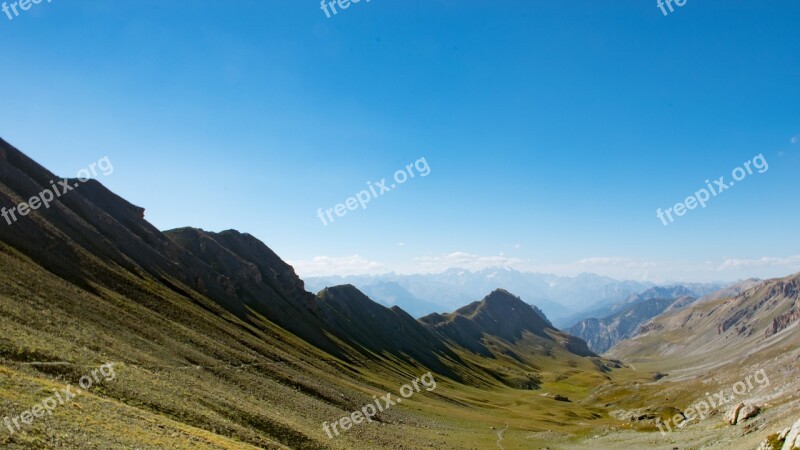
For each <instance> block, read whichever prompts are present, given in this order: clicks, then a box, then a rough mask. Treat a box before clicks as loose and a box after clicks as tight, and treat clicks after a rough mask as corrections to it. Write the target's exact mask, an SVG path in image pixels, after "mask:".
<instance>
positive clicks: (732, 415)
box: [725, 403, 744, 425]
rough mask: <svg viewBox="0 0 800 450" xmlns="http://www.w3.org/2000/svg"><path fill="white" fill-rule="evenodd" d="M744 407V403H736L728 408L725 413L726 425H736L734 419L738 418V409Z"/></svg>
mask: <svg viewBox="0 0 800 450" xmlns="http://www.w3.org/2000/svg"><path fill="white" fill-rule="evenodd" d="M742 408H744V403H738V404H736V405H735V406H734V407H733V408H731V409H729V410H728V412H726V413H725V422H727V423H728V425H736V421H737V420H738V419H739V411H741V410H742Z"/></svg>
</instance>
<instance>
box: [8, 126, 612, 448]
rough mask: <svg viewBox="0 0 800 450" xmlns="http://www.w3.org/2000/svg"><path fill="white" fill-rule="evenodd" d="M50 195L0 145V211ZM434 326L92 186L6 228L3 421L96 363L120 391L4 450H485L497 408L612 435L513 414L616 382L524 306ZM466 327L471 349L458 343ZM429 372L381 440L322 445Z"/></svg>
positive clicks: (359, 435)
mask: <svg viewBox="0 0 800 450" xmlns="http://www.w3.org/2000/svg"><path fill="white" fill-rule="evenodd" d="M51 180H53V181H55V180H59V178H58V177H56V176H55V175H54V174H52V173H50V172H48V171H47V170H46V169H44V168H43V167H41V166H40V165H38V164H37V163H35V162H34V161H32V160H31V159H29V158H28V157H26V156H25V155H24V154H22V153H21V152H19V151H18V150H16V149H15V148H13V147H12V146H10V145H9V144H8V143H6V142H5V141H2V140H0V206H2V207H6V208H11V207H14V206H15V205H17V204H19V203H20V202H23V201H27V200H28V199H29V198H31V197H33V196H34V195H37V194H38V193H39V192H42V191H43V190H45V189H48V188H49V187H50V186H51V183H50V181H51ZM69 183H70V184H74V183H77V180H69ZM442 318H443V320H442V324H441V325H442V326H441V327H437V326H434V325H432V324H431V323H428V322H424V321H416V320H414V319H413V318H412V317H411V316H409V315H408V314H406V313H405V312H404V311H402V310H401V309H399V308H386V307H384V306H381V305H379V304H377V303H375V302H373V301H371V300H370V299H369V298H368V297H366V296H365V295H364V294H362V293H361V292H359V291H358V290H357V289H355V288H353V287H352V286H337V287H332V288H329V289H325V290H323V291H322V292H320V293H319V294H318V295H314V294H312V293H309V292H306V290H305V288H304V283H303V281H302V280H300V279H299V277H297V275H296V274H295V272H294V270H293V269H292V268H291V266H289V265H288V264H286V263H285V262H283V261H282V260H281V259H280V258H279V257H278V256H277V255H276V254H275V253H274V252H272V251H271V250H270V249H269V248H268V247H267V246H266V245H265V244H263V243H262V242H260V241H259V240H257V239H256V238H254V237H253V236H250V235H248V234H242V233H239V232H236V231H225V232H221V233H211V232H206V231H203V230H198V229H193V228H181V229H177V230H171V231H168V232H165V233H162V232H160V231H159V230H157V229H156V228H155V227H153V226H152V225H151V224H149V223H148V222H147V221H146V220H145V219H144V210H143V209H142V208H140V207H137V206H134V205H132V204H130V203H129V202H127V201H125V200H124V199H122V198H120V197H119V196H117V195H115V194H114V193H112V192H111V191H109V190H108V189H106V188H105V187H104V186H103V185H101V184H100V183H99V182H97V181H88V182H86V183H83V184H79V185H78V187H76V188H75V189H74V190H72V191H70V192H68V193H65V194H64V195H63V196H61V197H60V198H58V199H57V200H56V201H54V202H53V203H52V204H51V206H50V208H46V209H45V208H42V209H39V210H36V211H32V212H31V213H30V214H28V215H27V216H24V217H20V218H19V221H17V222H16V223H13V224H11V225H7V224H4V223H3V224H0V328H1V329H2V330H3V333H2V335H0V409H2V410H3V411H7V414H12V415H13V414H19V413H20V412H21V411H22V410H24V409H27V408H29V407H30V406H32V405H34V404H36V402H38V401H41V393H42V392H50V391H51V390H52V389H54V388H57V387H60V388H63V387H64V385H65V384H67V383H72V384H73V385H74V384H75V383H77V381H78V380H79V379H80V377H81V376H82V375H85V374H86V373H87V372H88V371H89V370H91V369H94V368H96V367H98V366H100V365H101V364H105V363H109V362H111V363H114V364H115V367H116V368H117V369H116V370H117V378H116V380H115V381H113V382H111V381H109V382H108V384H103V385H102V386H98V388H97V389H96V390H93V391H92V392H91V393H87V394H86V395H85V396H82V397H81V398H80V399H78V400H76V403H75V405H76V406H75V407H74V408H62V409H60V410H59V412H58V413H57V414H54V416H53V418H48V420H46V421H37V422H36V424H34V426H33V427H31V428H29V429H27V430H26V431H25V433H18V434H15V435H0V447H2V448H10V449H15V450H16V449H25V448H49V447H53V448H55V447H67V448H99V447H98V444H97V442H102V443H103V444H104V445H105V447H104V448H183V447H186V446H187V445H188V444H187V442H191V445H192V446H196V447H198V448H232V449H234V448H235V449H239V448H245V449H249V448H268V449H288V448H291V449H325V448H342V449H345V448H358V447H359V446H362V445H363V443H364V442H368V443H370V444H369V446H370V447H372V448H397V443H398V442H403V443H404V445H405V446H406V447H412V448H428V447H435V448H474V447H479V448H483V447H486V446H489V445H492V444H493V443H494V436H493V434H491V433H490V434H489V435H487V436H484V435H483V431H485V429H486V423H489V422H491V421H492V420H493V417H495V415H496V413H497V411H498V409H494V408H488V407H487V406H486V405H487V404H492V405H495V404H496V405H504V404H509V405H512V403H513V405H512V406H513V407H509V409H508V410H507V411H506V412H504V415H506V416H507V417H508V418H509V420H510V421H513V422H514V423H516V424H517V425H518V426H527V425H525V424H528V423H530V421H531V417H532V416H531V413H530V411H538V410H540V409H542V408H541V407H540V406H539V405H541V404H546V405H547V408H548V410H547V411H548V412H547V414H544V413H542V414H541V415H536V416H535V420H536V421H542V422H541V423H548V424H549V422H548V421H560V423H566V421H567V420H569V418H571V417H575V415H577V416H578V417H581V418H584V419H585V420H591V421H595V420H596V421H599V422H602V423H603V424H605V423H606V420H605V419H603V418H602V416H600V415H599V414H597V411H598V409H597V407H595V406H593V405H586V406H584V405H566V404H561V402H557V401H555V400H553V399H552V398H549V397H548V398H543V397H540V396H539V395H534V394H531V395H528V396H525V397H520V396H519V392H520V391H518V389H535V388H537V387H541V388H542V389H548V392H551V393H558V394H561V395H567V394H569V395H570V396H571V397H573V398H580V397H582V396H585V395H586V394H587V393H588V392H589V390H591V389H592V388H593V387H595V386H596V385H598V384H601V383H606V382H608V381H609V379H610V376H611V375H610V373H611V369H610V368H611V365H610V364H608V362H607V361H605V360H602V359H600V358H595V357H592V355H591V353H589V352H588V350H587V349H586V348H585V344H584V343H583V342H582V341H580V340H579V339H575V338H572V337H571V336H568V335H565V334H563V333H561V332H559V331H557V330H555V329H553V328H552V327H551V326H550V325H549V324H548V322H547V321H546V319H544V318H543V317H541V316H540V315H538V314H537V313H536V311H535V310H533V308H531V307H530V306H528V305H526V304H525V303H524V302H521V301H520V300H519V299H518V298H515V297H513V296H512V295H510V294H508V293H507V292H499V291H498V292H495V293H493V294H492V295H490V296H489V297H487V300H485V301H484V302H477V303H476V304H474V305H470V306H469V307H466V308H463V309H462V310H461V311H460V312H457V313H453V314H452V315H448V316H442ZM451 320H452V321H453V322H454V324H450V323H449V322H450V321H451ZM455 322H457V323H455ZM462 322H463V323H465V324H466V325H465V327H466V328H465V330H467V332H468V334H469V336H467V337H465V338H464V339H451V338H449V337H448V333H449V331H448V330H450V329H451V327H452V330H454V333H455V334H454V335H458V334H459V333H460V331H458V330H459V327H460V325H459V324H461V323H462ZM450 334H453V333H450ZM459 341H460V342H461V343H463V344H464V345H468V346H470V347H472V348H474V349H478V350H480V349H481V347H482V348H483V349H485V350H486V352H487V353H486V355H487V356H488V357H483V356H481V355H479V354H478V353H476V352H473V351H470V350H469V349H468V348H466V347H464V346H462V345H461V344H460V343H459ZM581 355H585V356H581ZM427 371H433V372H434V373H435V374H436V376H437V380H438V381H439V386H440V387H439V388H438V389H437V390H436V391H435V392H427V393H424V394H418V395H417V396H415V397H414V398H413V399H409V400H408V402H405V401H404V402H403V405H402V407H399V406H398V407H397V408H394V409H392V410H391V411H384V412H382V413H381V414H379V415H378V416H377V417H376V426H369V427H362V428H359V429H358V430H356V431H354V432H353V433H351V434H348V435H346V436H342V437H341V438H339V439H337V440H329V438H328V437H327V436H326V434H325V433H324V431H323V429H322V427H321V424H322V423H323V422H326V421H327V422H330V421H332V420H337V419H338V418H339V417H342V416H345V415H349V414H350V412H351V411H354V410H358V409H359V408H360V407H362V406H363V405H365V404H367V403H369V402H371V401H372V400H371V399H372V398H373V396H376V395H379V394H380V395H383V394H385V393H386V392H397V389H398V387H399V386H401V385H402V384H404V383H408V382H409V381H410V380H412V379H414V377H419V376H420V375H422V374H424V373H425V372H427ZM459 381H463V383H459ZM422 405H424V406H425V408H422ZM87 418H92V419H91V420H93V421H95V420H96V422H97V423H102V426H91V427H90V426H87V425H86V422H87V420H89V419H87ZM99 418H108V420H107V421H105V420H103V419H99ZM377 424H382V425H381V426H377ZM384 424H385V426H384ZM548 426H550V425H548ZM437 427H438V428H437ZM454 429H459V430H462V429H463V430H465V431H464V432H462V433H453V432H452V430H454ZM443 436H447V437H446V438H445V437H443ZM510 439H511V438H510Z"/></svg>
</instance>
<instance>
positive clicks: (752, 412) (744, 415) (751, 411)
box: [736, 405, 761, 423]
mask: <svg viewBox="0 0 800 450" xmlns="http://www.w3.org/2000/svg"><path fill="white" fill-rule="evenodd" d="M760 412H761V408H759V407H758V406H756V405H744V407H742V409H741V410H740V411H739V417H738V418H737V419H736V423H742V422H744V421H745V420H747V419H750V418H751V417H755V416H757V415H758V413H760Z"/></svg>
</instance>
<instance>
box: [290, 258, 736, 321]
mask: <svg viewBox="0 0 800 450" xmlns="http://www.w3.org/2000/svg"><path fill="white" fill-rule="evenodd" d="M305 281H306V285H307V286H308V287H309V288H310V289H311V290H315V291H316V290H321V289H324V288H325V287H328V286H336V285H339V284H352V285H354V286H356V287H358V288H359V289H360V290H362V291H363V292H364V293H366V294H368V295H369V296H370V297H371V298H372V299H374V300H376V301H378V302H380V303H382V304H384V305H386V306H394V305H397V306H400V307H401V308H403V309H404V310H406V311H407V312H408V313H409V314H411V315H413V316H414V317H423V316H425V315H428V314H430V313H434V312H438V313H442V312H450V311H454V310H455V309H457V308H459V307H461V305H464V304H465V303H467V302H469V301H471V299H474V298H476V297H479V296H481V295H483V293H485V292H489V291H492V290H494V289H498V288H503V289H507V290H508V291H510V292H514V294H516V295H519V296H520V298H522V299H523V300H524V301H525V302H527V303H529V304H532V305H536V306H537V307H538V308H540V309H541V311H543V312H544V314H545V315H546V316H547V317H549V318H550V319H551V320H552V321H553V323H554V324H555V325H556V326H557V327H559V328H568V327H570V326H572V325H574V324H576V323H577V322H579V321H580V320H583V319H585V318H590V317H605V316H608V315H611V314H613V313H614V312H616V311H617V310H618V309H620V308H622V307H624V306H625V305H626V304H627V303H631V302H636V301H637V299H641V298H640V297H637V296H644V297H646V298H655V297H659V295H658V294H657V291H655V292H650V293H646V292H647V291H648V290H649V289H654V288H659V289H663V290H664V291H671V290H673V289H674V287H675V286H679V287H682V288H683V289H684V290H683V292H681V293H680V295H678V293H676V292H671V293H669V294H668V295H660V296H661V297H664V298H677V297H679V296H681V295H689V296H694V297H701V296H704V295H707V294H709V293H712V292H715V291H718V290H719V289H721V288H723V287H725V286H726V284H725V283H679V284H675V285H674V286H656V285H655V284H653V283H647V282H639V281H630V280H623V281H620V280H614V279H612V278H609V277H605V276H601V275H595V274H591V273H583V274H580V275H577V276H575V277H562V276H557V275H552V274H542V273H534V272H520V271H517V270H514V269H510V268H504V267H495V268H489V269H484V270H480V271H475V272H473V271H469V270H465V269H457V268H452V269H448V270H446V271H444V272H441V273H432V274H414V275H399V274H395V273H389V274H381V275H353V276H346V277H340V276H327V277H307V278H306V279H305Z"/></svg>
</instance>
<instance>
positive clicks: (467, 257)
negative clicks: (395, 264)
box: [414, 252, 526, 273]
mask: <svg viewBox="0 0 800 450" xmlns="http://www.w3.org/2000/svg"><path fill="white" fill-rule="evenodd" d="M414 261H415V263H416V266H417V268H419V269H422V271H423V272H432V273H433V272H443V271H445V270H447V269H452V268H459V269H467V270H472V271H476V270H482V269H488V268H490V267H512V268H518V267H522V266H524V265H525V263H526V261H525V260H524V259H520V258H512V257H509V256H506V255H505V254H503V253H500V254H499V255H496V256H482V255H476V254H473V253H467V252H453V253H447V254H443V255H433V256H419V257H416V258H414Z"/></svg>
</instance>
